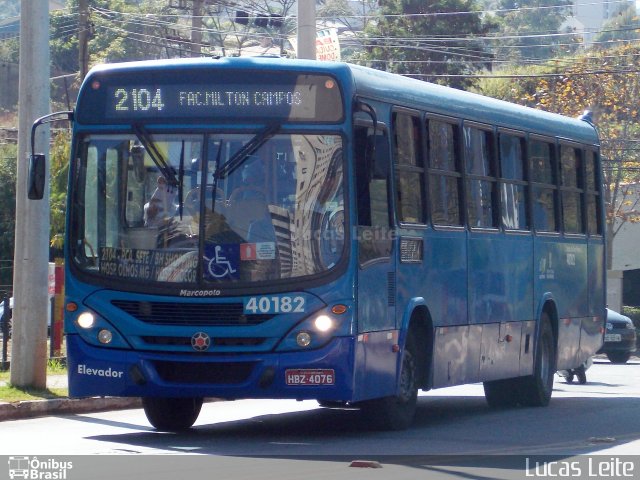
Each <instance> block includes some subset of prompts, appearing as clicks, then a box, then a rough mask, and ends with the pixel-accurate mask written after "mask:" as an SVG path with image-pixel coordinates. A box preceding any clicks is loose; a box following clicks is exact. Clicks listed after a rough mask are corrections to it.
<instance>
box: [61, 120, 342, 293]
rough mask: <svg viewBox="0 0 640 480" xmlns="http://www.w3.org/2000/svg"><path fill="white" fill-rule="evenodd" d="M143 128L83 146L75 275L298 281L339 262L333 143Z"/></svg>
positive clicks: (337, 143) (326, 137)
mask: <svg viewBox="0 0 640 480" xmlns="http://www.w3.org/2000/svg"><path fill="white" fill-rule="evenodd" d="M144 132H145V133H144V135H140V134H139V132H138V131H136V134H109V135H105V134H87V135H84V136H82V137H81V139H80V143H79V146H78V157H79V163H78V168H77V169H76V170H75V173H74V175H75V178H74V179H73V184H74V185H75V190H74V194H73V201H72V212H71V218H72V221H71V224H70V225H71V228H70V246H71V253H72V258H73V260H74V263H75V265H77V266H78V267H79V268H80V269H81V270H83V271H85V272H86V273H90V274H93V275H98V276H100V277H101V278H104V277H109V278H112V279H113V280H115V281H117V282H122V281H126V282H134V283H135V282H138V283H149V282H159V283H166V282H171V283H176V284H193V285H205V286H206V284H208V283H209V284H211V283H215V284H232V283H246V282H261V281H271V282H272V281H274V280H280V279H287V278H298V277H306V276H310V275H315V274H318V273H322V272H324V271H326V270H329V269H331V268H333V267H334V266H335V265H336V264H337V263H338V262H339V260H340V258H341V257H342V255H343V253H344V252H343V250H344V244H345V239H344V232H345V228H344V225H345V223H344V222H345V217H344V203H345V202H344V194H343V155H342V139H341V137H340V136H339V135H330V134H315V133H305V134H295V133H294V134H289V133H287V134H284V133H277V134H274V132H269V134H268V135H265V134H264V133H261V134H258V135H252V134H246V133H243V134H235V133H234V134H232V133H224V134H187V135H184V134H167V133H164V132H163V133H153V134H151V133H149V132H147V131H146V130H145V131H144ZM256 139H257V140H256ZM230 159H231V162H229V160H230Z"/></svg>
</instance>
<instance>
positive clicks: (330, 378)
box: [285, 369, 336, 385]
mask: <svg viewBox="0 0 640 480" xmlns="http://www.w3.org/2000/svg"><path fill="white" fill-rule="evenodd" d="M285 377H286V380H287V385H333V384H334V383H335V381H336V374H335V371H334V370H331V369H326V370H325V369H291V370H286V371H285Z"/></svg>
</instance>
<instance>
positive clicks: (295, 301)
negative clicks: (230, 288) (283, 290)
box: [244, 295, 305, 314]
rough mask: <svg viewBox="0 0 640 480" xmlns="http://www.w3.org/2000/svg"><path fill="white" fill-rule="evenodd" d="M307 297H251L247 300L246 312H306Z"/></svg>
mask: <svg viewBox="0 0 640 480" xmlns="http://www.w3.org/2000/svg"><path fill="white" fill-rule="evenodd" d="M304 309H305V299H304V297H301V296H296V297H290V296H275V295H274V296H272V297H266V296H265V297H250V298H249V299H248V300H246V301H245V304H244V312H245V313H254V314H255V313H304Z"/></svg>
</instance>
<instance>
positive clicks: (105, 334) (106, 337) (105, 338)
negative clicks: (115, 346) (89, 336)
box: [98, 329, 113, 345]
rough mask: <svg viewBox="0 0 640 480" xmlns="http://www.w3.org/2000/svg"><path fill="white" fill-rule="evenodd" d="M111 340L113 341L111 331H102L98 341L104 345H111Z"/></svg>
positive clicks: (99, 333)
mask: <svg viewBox="0 0 640 480" xmlns="http://www.w3.org/2000/svg"><path fill="white" fill-rule="evenodd" d="M111 340H113V333H111V332H110V331H109V330H105V329H103V330H100V331H99V332H98V341H99V342H100V343H102V344H104V345H106V344H108V343H111Z"/></svg>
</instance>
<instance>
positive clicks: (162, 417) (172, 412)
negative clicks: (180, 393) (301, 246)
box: [142, 397, 202, 432]
mask: <svg viewBox="0 0 640 480" xmlns="http://www.w3.org/2000/svg"><path fill="white" fill-rule="evenodd" d="M142 407H143V408H144V414H145V415H146V416H147V419H148V420H149V423H150V424H151V425H153V426H154V427H155V428H156V430H160V431H163V432H177V431H180V430H186V429H188V428H191V426H192V425H193V424H194V423H195V421H196V419H197V418H198V415H199V414H200V409H201V408H202V398H158V397H144V398H143V399H142Z"/></svg>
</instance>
